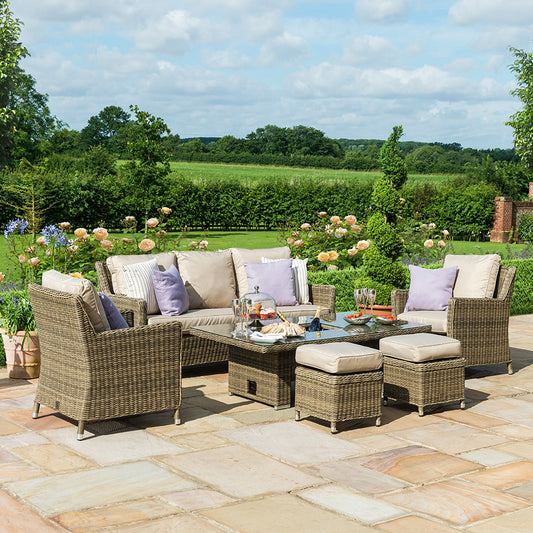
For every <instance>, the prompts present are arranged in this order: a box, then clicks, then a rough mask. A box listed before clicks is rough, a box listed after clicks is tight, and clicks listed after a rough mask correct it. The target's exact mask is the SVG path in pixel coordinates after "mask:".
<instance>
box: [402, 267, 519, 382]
mask: <svg viewBox="0 0 533 533" xmlns="http://www.w3.org/2000/svg"><path fill="white" fill-rule="evenodd" d="M515 274H516V268H515V267H510V266H500V268H499V272H498V278H497V281H496V289H495V292H494V296H493V298H451V299H450V300H449V302H448V310H447V313H446V319H445V324H446V330H445V332H444V334H445V335H447V336H448V337H452V338H454V339H457V340H459V341H461V349H462V355H463V357H464V358H465V359H466V366H481V365H496V364H503V363H505V364H506V365H507V370H508V372H509V374H512V372H513V369H512V361H511V353H510V349H509V315H510V309H511V297H512V294H513V287H514V279H515ZM408 295H409V291H408V290H394V291H392V314H393V315H400V314H401V313H402V312H403V310H404V308H405V304H406V302H407V298H408ZM406 314H408V313H406ZM439 333H441V332H439Z"/></svg>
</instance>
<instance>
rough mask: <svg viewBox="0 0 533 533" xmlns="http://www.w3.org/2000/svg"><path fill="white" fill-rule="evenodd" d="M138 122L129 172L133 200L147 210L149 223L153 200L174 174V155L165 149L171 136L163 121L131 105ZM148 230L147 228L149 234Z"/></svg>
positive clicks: (133, 130)
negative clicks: (172, 159)
mask: <svg viewBox="0 0 533 533" xmlns="http://www.w3.org/2000/svg"><path fill="white" fill-rule="evenodd" d="M130 109H131V111H132V113H134V114H135V118H136V120H135V121H134V123H133V124H132V125H131V127H130V128H129V135H130V140H129V142H128V151H129V153H130V155H131V157H132V159H133V161H129V162H128V163H126V165H124V166H125V171H126V176H127V181H128V186H129V190H130V191H131V194H132V197H133V198H134V199H135V200H136V201H137V202H138V204H139V205H140V206H141V207H142V208H143V210H144V214H145V220H146V219H147V218H148V212H149V211H150V209H151V208H152V207H153V205H152V202H153V199H154V198H156V197H157V194H158V192H159V191H160V189H161V188H162V185H163V179H164V178H165V176H167V174H169V172H170V163H169V159H170V156H169V154H168V152H167V151H166V150H165V149H164V147H163V136H166V135H168V134H169V133H170V130H169V128H168V126H167V125H166V124H165V123H164V121H163V119H162V118H159V117H154V116H153V115H150V114H149V113H147V112H146V111H141V110H140V109H139V108H138V107H137V106H130ZM146 230H147V228H146V226H145V232H146Z"/></svg>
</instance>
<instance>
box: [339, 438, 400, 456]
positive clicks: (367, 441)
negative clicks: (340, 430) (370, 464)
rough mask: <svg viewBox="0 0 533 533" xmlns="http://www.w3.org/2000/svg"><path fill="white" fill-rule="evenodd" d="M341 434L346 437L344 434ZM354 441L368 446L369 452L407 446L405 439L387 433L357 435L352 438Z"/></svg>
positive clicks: (359, 444)
mask: <svg viewBox="0 0 533 533" xmlns="http://www.w3.org/2000/svg"><path fill="white" fill-rule="evenodd" d="M340 436H341V437H342V438H345V437H344V434H343V435H340ZM352 442H354V443H355V444H357V445H358V446H363V447H366V448H368V451H369V453H375V452H382V451H385V450H393V449H394V448H401V447H403V446H405V441H403V440H401V439H397V438H395V437H391V436H390V435H385V434H383V435H373V436H372V437H357V438H355V439H352Z"/></svg>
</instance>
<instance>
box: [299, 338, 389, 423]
mask: <svg viewBox="0 0 533 533" xmlns="http://www.w3.org/2000/svg"><path fill="white" fill-rule="evenodd" d="M296 365H297V366H296V385H295V398H294V407H295V419H296V420H300V411H304V412H305V413H307V414H309V415H311V416H316V417H317V418H321V419H322V420H327V421H328V422H330V423H331V433H337V422H341V421H346V420H356V419H358V418H371V417H374V416H375V417H376V426H379V425H380V423H381V395H382V389H383V371H382V367H383V357H382V355H381V352H380V351H379V350H375V349H374V348H367V347H366V346H360V345H358V344H353V343H350V342H333V343H328V344H307V345H304V346H298V348H297V349H296Z"/></svg>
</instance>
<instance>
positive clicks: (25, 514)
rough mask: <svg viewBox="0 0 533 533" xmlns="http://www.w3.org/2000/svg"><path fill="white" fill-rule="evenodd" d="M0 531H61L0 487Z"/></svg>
mask: <svg viewBox="0 0 533 533" xmlns="http://www.w3.org/2000/svg"><path fill="white" fill-rule="evenodd" d="M0 509H1V513H2V514H1V518H0V531H2V532H6V533H15V532H18V531H20V532H22V531H24V532H34V531H35V532H39V533H59V532H60V531H63V530H62V529H61V528H59V527H58V526H56V525H55V524H53V523H51V522H49V521H48V520H45V519H44V518H42V517H41V516H39V515H38V514H37V513H36V512H34V511H33V510H31V509H30V508H29V507H27V506H25V505H24V504H23V503H21V502H19V501H18V500H16V499H15V498H13V497H12V496H10V495H9V494H7V493H6V492H5V491H4V490H1V489H0Z"/></svg>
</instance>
